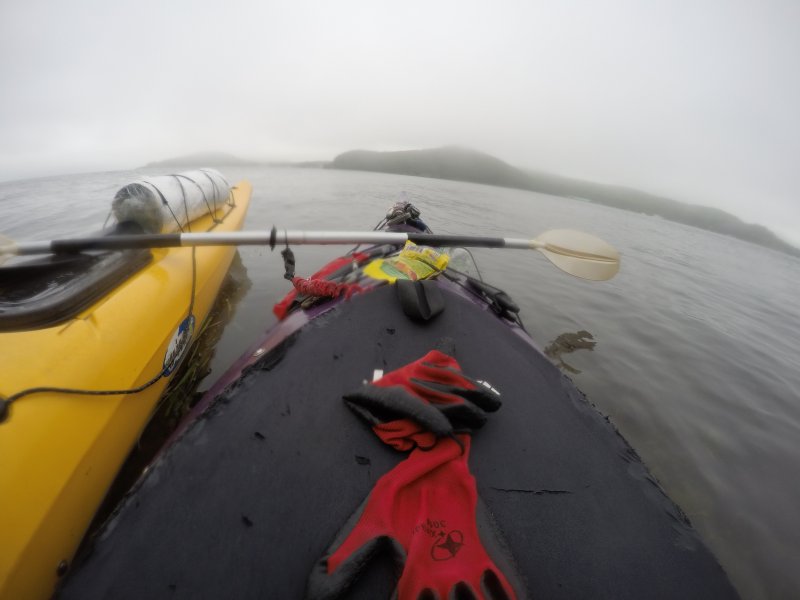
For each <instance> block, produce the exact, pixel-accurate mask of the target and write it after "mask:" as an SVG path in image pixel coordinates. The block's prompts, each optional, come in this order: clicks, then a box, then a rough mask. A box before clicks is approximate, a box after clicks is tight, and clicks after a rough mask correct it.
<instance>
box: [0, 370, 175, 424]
mask: <svg viewBox="0 0 800 600" xmlns="http://www.w3.org/2000/svg"><path fill="white" fill-rule="evenodd" d="M165 371H166V368H164V369H162V370H161V371H159V373H158V375H156V376H155V377H153V378H152V379H151V380H150V381H148V382H146V383H143V384H142V385H140V386H139V387H135V388H130V389H127V390H79V389H74V388H59V387H35V388H28V389H27V390H22V391H21V392H17V393H16V394H12V395H10V396H9V397H8V398H0V423H2V422H3V421H4V420H5V419H6V418H7V416H8V406H9V405H10V404H11V403H12V402H14V401H16V400H19V399H20V398H23V397H25V396H30V395H31V394H73V395H76V396H120V395H123V394H138V393H139V392H143V391H144V390H146V389H147V388H149V387H150V386H151V385H153V384H155V383H156V382H157V381H158V380H159V379H161V378H162V377H163V376H164V372H165Z"/></svg>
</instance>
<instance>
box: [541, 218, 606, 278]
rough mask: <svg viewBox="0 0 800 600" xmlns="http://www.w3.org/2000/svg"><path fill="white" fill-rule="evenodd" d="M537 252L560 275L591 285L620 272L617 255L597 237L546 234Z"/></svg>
mask: <svg viewBox="0 0 800 600" xmlns="http://www.w3.org/2000/svg"><path fill="white" fill-rule="evenodd" d="M536 242H537V244H536V249H537V250H538V251H539V252H541V253H542V254H544V255H545V256H546V257H547V258H548V260H549V261H550V262H551V263H553V264H554V265H555V266H557V267H558V268H559V269H561V270H562V271H564V272H566V273H569V274H570V275H574V276H575V277H580V278H581V279H590V280H592V281H605V280H607V279H611V278H612V277H614V275H616V274H617V272H618V271H619V252H617V250H616V248H614V247H613V246H612V245H610V244H608V243H606V242H604V241H603V240H601V239H600V238H598V237H595V236H593V235H589V234H588V233H583V232H581V231H574V230H572V229H553V230H551V231H545V232H544V233H543V234H542V235H540V236H539V237H537V238H536Z"/></svg>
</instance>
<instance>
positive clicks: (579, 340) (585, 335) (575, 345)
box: [544, 329, 597, 375]
mask: <svg viewBox="0 0 800 600" xmlns="http://www.w3.org/2000/svg"><path fill="white" fill-rule="evenodd" d="M596 345H597V342H595V341H594V336H593V335H592V334H591V333H589V332H588V331H586V330H585V329H581V330H580V331H576V332H575V333H569V332H567V333H562V334H561V335H559V336H558V337H557V338H556V339H554V340H553V341H552V342H550V343H549V344H548V345H547V348H545V349H544V353H545V354H546V355H547V356H548V357H549V358H551V359H552V360H553V362H554V363H555V364H556V366H557V367H559V368H560V369H563V370H565V371H567V372H568V373H572V374H573V375H577V374H578V373H580V372H581V371H580V369H576V368H575V367H573V366H572V365H570V364H568V363H567V362H566V361H564V355H565V354H570V353H572V352H575V351H576V350H589V351H590V352H591V351H592V350H594V347H595V346H596Z"/></svg>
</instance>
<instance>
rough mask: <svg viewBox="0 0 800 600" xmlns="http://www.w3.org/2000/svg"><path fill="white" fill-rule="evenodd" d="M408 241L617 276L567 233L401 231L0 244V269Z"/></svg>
mask: <svg viewBox="0 0 800 600" xmlns="http://www.w3.org/2000/svg"><path fill="white" fill-rule="evenodd" d="M408 240H410V241H412V242H414V243H416V244H420V245H423V246H462V247H471V248H514V249H520V250H538V251H539V252H541V253H542V254H544V255H545V256H546V257H547V258H548V259H549V260H550V262H552V263H553V264H554V265H555V266H556V267H558V268H559V269H561V270H562V271H565V272H567V273H569V274H570V275H575V276H576V277H580V278H582V279H591V280H594V281H603V280H606V279H611V278H612V277H613V276H614V275H616V273H617V271H619V253H618V252H617V251H616V249H615V248H614V247H613V246H611V245H609V244H607V243H606V242H604V241H603V240H601V239H600V238H597V237H595V236H593V235H589V234H587V233H582V232H580V231H573V230H570V229H554V230H551V231H546V232H544V233H543V234H541V235H540V236H539V237H537V238H534V239H532V240H530V239H521V238H500V237H480V236H468V235H438V234H433V233H415V232H401V231H367V232H359V231H285V230H284V231H279V230H277V229H275V228H274V227H273V228H272V231H238V232H231V233H215V232H211V233H158V234H139V235H114V236H105V237H84V238H68V239H60V240H50V241H42V242H17V243H15V242H13V241H11V240H8V239H7V238H0V264H2V263H3V262H5V261H6V260H7V259H8V258H10V257H12V256H24V255H32V254H52V253H65V252H81V251H85V250H127V249H131V248H177V247H182V246H267V245H268V246H270V248H274V247H275V246H276V245H280V246H283V245H287V244H289V245H298V246H300V245H323V244H325V245H328V244H347V245H352V244H398V245H402V244H404V243H405V242H406V241H408Z"/></svg>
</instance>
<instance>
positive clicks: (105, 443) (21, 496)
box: [0, 182, 251, 598]
mask: <svg viewBox="0 0 800 600" xmlns="http://www.w3.org/2000/svg"><path fill="white" fill-rule="evenodd" d="M250 194H251V187H250V185H249V184H248V183H246V182H244V183H240V184H239V185H238V186H236V187H235V188H234V190H233V205H232V206H231V205H228V204H226V205H224V206H221V207H219V208H218V210H217V211H216V214H215V215H213V217H212V216H207V217H203V218H201V219H198V220H196V221H193V222H192V224H191V227H192V230H193V231H206V230H211V229H213V230H214V231H236V230H239V229H240V228H241V226H242V223H243V221H244V217H245V214H246V212H247V207H248V204H249V201H250ZM234 253H235V248H232V247H214V248H198V249H196V250H193V249H191V248H178V249H169V250H167V249H159V250H154V251H153V258H152V261H151V262H150V263H149V264H148V265H147V266H145V267H144V268H142V269H141V270H140V271H139V272H137V273H136V274H135V275H133V276H131V277H130V278H128V279H127V280H126V281H124V282H123V283H122V284H121V285H119V286H118V287H117V288H116V289H115V290H114V291H113V292H111V293H109V294H107V295H105V296H103V297H102V298H101V299H100V300H98V301H96V302H94V303H93V304H92V305H91V306H89V307H88V308H86V309H84V310H82V311H81V312H80V314H78V315H76V316H74V317H73V318H70V319H68V320H66V321H64V322H62V323H59V324H57V325H55V326H51V327H44V328H41V329H35V330H30V331H14V332H7V333H3V334H0V369H2V376H0V395H1V396H2V397H9V396H11V395H13V394H16V393H18V392H19V391H21V390H24V389H29V388H36V387H42V386H44V387H56V388H65V389H72V390H132V389H135V388H139V387H144V386H147V387H145V389H142V390H141V391H139V392H137V393H127V394H116V395H91V394H66V393H59V392H42V393H34V394H30V395H27V396H23V397H21V398H20V399H18V400H16V401H15V402H13V404H11V405H10V407H9V415H8V419H7V420H6V421H4V422H3V423H0V489H2V490H3V493H2V494H0V530H2V531H3V543H2V544H0V597H3V598H6V597H7V598H45V597H48V596H49V595H50V594H52V590H53V589H54V587H55V584H56V582H57V580H58V578H59V576H61V575H63V573H64V572H66V570H67V569H68V568H69V565H70V562H71V560H72V556H73V554H74V552H75V550H76V548H77V546H78V544H79V543H80V541H81V539H82V538H83V536H84V534H85V532H86V529H87V527H88V525H89V523H90V522H91V520H92V518H93V516H94V514H95V511H96V510H97V508H98V506H99V505H100V503H101V501H102V500H103V497H104V496H105V494H106V492H107V490H108V488H109V486H110V484H111V483H112V481H113V479H114V477H115V475H116V473H117V471H118V470H119V468H120V466H121V465H122V463H123V462H124V460H125V458H126V457H127V455H128V453H129V452H130V450H131V448H132V447H133V445H134V444H135V442H136V440H137V438H138V436H139V434H140V432H141V431H142V429H143V428H144V426H145V425H146V423H147V421H148V419H149V417H150V415H151V414H152V412H153V409H154V407H155V405H156V403H157V401H158V399H159V397H160V396H161V394H162V392H163V391H164V389H165V388H166V386H167V385H168V383H169V380H170V376H171V375H172V373H174V366H176V365H173V368H172V369H169V373H165V361H167V362H169V360H170V359H169V358H167V357H168V355H171V356H173V357H174V356H176V354H175V351H176V347H178V346H180V345H181V344H180V343H178V342H182V341H186V340H188V339H189V338H187V337H186V333H191V330H196V329H199V328H200V326H201V324H202V323H203V321H204V320H205V318H206V316H207V315H208V313H209V311H210V309H211V306H212V305H213V302H214V300H215V298H216V295H217V293H218V291H219V289H220V286H221V284H222V281H223V279H224V276H225V274H226V272H227V270H228V267H229V265H230V263H231V260H232V258H233V255H234ZM193 255H194V260H193ZM193 262H194V267H193ZM193 273H194V275H193ZM190 313H191V317H192V318H189V316H190ZM182 328H183V330H184V331H183V334H181V333H180V331H181V329H182ZM160 373H164V374H163V376H161V377H159V374H160ZM147 384H150V385H147Z"/></svg>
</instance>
